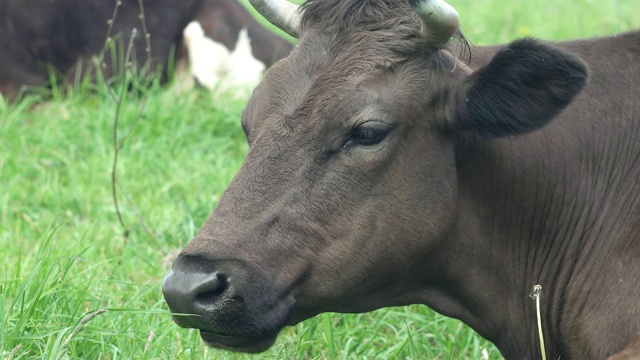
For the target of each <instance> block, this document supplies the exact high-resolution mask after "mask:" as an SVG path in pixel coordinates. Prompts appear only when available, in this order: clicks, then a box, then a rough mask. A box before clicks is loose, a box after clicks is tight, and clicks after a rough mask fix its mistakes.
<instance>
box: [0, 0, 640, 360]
mask: <svg viewBox="0 0 640 360" xmlns="http://www.w3.org/2000/svg"><path fill="white" fill-rule="evenodd" d="M451 3H452V4H453V5H454V6H456V7H457V9H458V11H459V12H460V14H461V21H462V24H463V30H464V31H465V33H466V34H467V36H468V37H469V38H470V40H471V41H472V42H473V43H474V44H476V45H483V44H489V43H496V42H504V41H508V40H511V39H514V38H516V37H519V36H536V37H540V38H545V39H569V38H575V37H583V36H591V35H602V34H608V33H614V32H618V31H624V30H629V29H632V28H634V27H640V16H638V15H640V2H638V1H637V0H619V1H600V2H597V1H587V0H579V1H578V0H571V1H564V2H559V1H550V0H544V1H536V2H533V1H514V2H502V1H500V2H498V1H497V0H478V1H451ZM35 100H36V99H34V98H27V99H25V100H23V101H21V102H19V103H16V104H12V105H8V104H7V103H6V102H4V101H2V100H0V359H3V358H5V359H6V358H10V359H32V358H43V359H77V358H83V359H103V358H104V359H106V358H110V359H132V358H135V359H173V358H178V359H256V358H260V359H262V358H265V359H409V358H410V359H464V358H468V359H482V358H489V359H496V358H500V355H499V353H498V351H497V350H496V349H495V347H493V346H492V345H491V344H489V343H488V342H487V341H485V340H484V339H482V338H480V337H479V336H477V335H476V334H475V333H474V332H473V331H472V330H470V329H469V328H467V327H466V326H464V325H463V324H461V323H460V322H458V321H456V320H452V319H447V318H444V317H442V316H440V315H438V314H435V313H434V312H432V311H431V310H429V309H428V308H426V307H424V306H410V307H402V308H391V309H383V310H379V311H376V312H373V313H369V314H359V315H337V314H324V315H321V316H318V317H316V318H313V319H310V320H308V321H305V322H304V323H302V324H299V325H298V326H295V327H291V328H287V329H285V330H284V331H283V333H282V335H281V336H280V338H279V340H278V342H277V343H276V345H275V346H274V347H273V348H272V349H270V350H269V351H267V352H265V353H263V354H260V355H257V356H253V357H252V356H248V355H238V354H231V353H228V352H219V351H216V350H212V349H207V348H205V347H204V346H203V345H202V344H201V341H200V339H199V336H198V334H197V332H196V331H192V330H185V329H180V328H178V327H177V326H176V325H174V324H173V322H172V321H171V319H170V317H169V314H168V310H167V307H166V304H165V303H164V300H163V298H162V294H161V290H160V286H161V281H162V277H163V275H164V274H165V272H166V271H167V270H168V268H169V267H170V262H171V258H172V256H171V254H175V253H176V251H177V250H179V249H181V248H182V247H183V246H184V245H185V244H186V243H187V242H188V241H189V240H190V239H191V238H192V237H193V235H194V234H195V232H196V231H197V230H198V228H199V226H200V225H201V224H202V223H203V222H204V221H205V219H206V218H207V217H208V215H209V214H210V212H211V211H212V209H213V208H214V206H215V204H216V202H217V200H218V198H219V196H220V194H221V193H222V191H223V190H224V188H225V187H226V185H227V183H228V182H229V181H230V180H231V178H232V177H233V175H234V173H235V172H236V171H237V169H238V168H239V167H240V165H241V163H242V159H243V157H244V154H245V153H246V151H247V145H246V143H245V141H244V136H243V134H242V130H241V129H240V121H239V118H240V114H241V112H242V109H243V106H244V102H245V100H244V99H241V100H232V99H229V98H221V97H219V98H213V97H212V96H211V94H208V93H206V92H198V91H187V92H182V93H176V92H175V91H173V90H172V89H171V87H170V86H169V87H166V88H159V87H152V88H151V89H150V90H149V92H148V95H147V100H146V105H145V106H144V110H143V111H142V115H141V116H140V120H139V122H138V123H137V125H136V126H135V127H134V128H133V129H134V130H133V132H132V133H131V135H130V136H129V137H128V140H127V141H126V143H125V144H124V147H123V148H122V150H121V152H120V157H119V164H118V179H119V183H120V184H121V187H122V189H124V190H125V191H126V193H127V194H128V196H129V197H130V201H129V200H127V198H126V197H125V196H124V195H123V193H122V191H120V197H119V203H120V206H121V209H122V214H123V219H124V222H125V224H126V228H127V231H128V237H126V238H125V237H123V229H122V227H121V226H120V224H119V222H118V220H117V217H116V213H115V210H114V204H113V199H112V196H111V178H110V176H111V175H110V171H111V166H112V161H113V143H112V142H113V120H114V113H115V111H116V104H115V102H114V101H113V99H112V98H111V97H110V96H109V95H108V94H107V92H106V90H105V87H104V86H98V89H97V91H86V90H81V89H80V90H75V91H73V92H71V93H70V94H66V95H64V96H62V95H59V94H57V93H55V92H54V94H53V96H52V98H51V100H50V101H47V102H42V103H38V104H36V103H35ZM142 103H143V102H142V101H141V98H140V95H136V94H135V93H132V94H130V95H127V96H126V97H125V99H124V101H123V102H122V108H121V117H120V121H121V123H120V126H119V131H118V135H119V138H120V139H123V138H125V137H126V136H127V132H128V129H129V126H130V125H131V124H132V122H133V121H135V119H136V117H137V114H138V113H139V112H140V110H141V107H142ZM140 214H141V215H143V216H144V218H145V220H146V223H147V224H148V227H149V228H150V230H151V231H150V232H149V231H147V229H146V228H145V226H144V225H143V223H142V221H141V220H140Z"/></svg>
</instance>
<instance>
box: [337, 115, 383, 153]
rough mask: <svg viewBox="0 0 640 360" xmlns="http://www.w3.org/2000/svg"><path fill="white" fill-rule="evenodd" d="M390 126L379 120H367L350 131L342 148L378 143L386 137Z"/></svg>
mask: <svg viewBox="0 0 640 360" xmlns="http://www.w3.org/2000/svg"><path fill="white" fill-rule="evenodd" d="M391 129H392V127H391V126H390V125H388V124H385V123H383V122H380V121H368V122H366V123H364V124H361V125H359V126H358V127H356V128H355V129H353V130H352V131H351V134H349V137H348V138H347V140H346V141H345V142H344V145H343V148H345V149H346V148H350V147H352V146H355V145H363V146H371V145H376V144H378V143H380V142H381V141H382V140H384V138H386V137H387V135H388V134H389V132H390V131H391Z"/></svg>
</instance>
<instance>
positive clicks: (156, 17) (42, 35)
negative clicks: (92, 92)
mask: <svg viewBox="0 0 640 360" xmlns="http://www.w3.org/2000/svg"><path fill="white" fill-rule="evenodd" d="M114 6H115V0H111V1H108V0H6V1H2V2H0V92H1V93H2V94H3V95H4V96H5V97H7V98H9V99H11V98H13V97H14V96H15V95H16V94H17V93H18V91H19V90H20V89H21V88H22V87H25V88H27V89H28V88H33V87H36V86H40V85H42V84H46V82H47V80H48V77H49V69H48V66H51V67H53V69H55V70H56V71H58V72H59V73H61V74H62V75H63V76H64V77H67V78H69V79H73V78H74V76H75V75H76V72H77V71H81V72H84V71H85V70H90V69H93V67H94V64H93V60H92V57H93V56H95V55H96V54H98V53H99V52H100V51H101V50H102V49H103V46H104V42H105V37H106V35H107V29H108V24H107V21H108V20H109V19H110V18H111V17H112V13H113V10H114ZM144 11H145V16H146V19H145V20H146V26H147V28H148V32H149V34H150V35H151V37H150V42H151V50H152V65H153V68H154V69H158V68H159V69H161V71H162V76H163V78H165V79H166V77H167V73H166V71H167V65H168V62H169V59H170V56H171V53H172V50H173V49H176V48H177V49H180V47H181V44H182V36H183V34H182V32H183V29H184V28H185V26H186V25H187V24H188V23H189V22H191V21H193V20H198V21H200V22H202V24H203V26H204V27H205V30H207V34H209V33H210V34H211V36H212V37H213V38H214V40H217V41H219V42H220V43H222V44H224V45H225V46H227V47H229V48H231V49H232V48H233V45H234V43H233V40H234V39H235V38H237V37H238V33H239V32H240V30H242V29H243V28H246V29H248V33H249V37H252V38H251V45H253V48H252V53H253V54H254V57H256V58H257V59H259V60H260V61H262V62H263V63H264V65H265V67H268V66H270V65H271V64H272V63H273V62H274V61H276V60H278V59H280V58H282V57H284V56H285V55H286V54H287V53H288V52H289V51H290V50H291V48H292V45H291V43H289V42H288V41H286V40H284V39H282V38H280V37H278V36H277V35H275V34H273V33H271V32H270V31H268V30H267V29H266V28H264V27H263V26H261V25H260V24H259V23H257V22H256V21H255V20H254V19H252V18H251V17H250V15H249V13H248V12H247V10H246V9H244V8H243V7H242V6H240V5H239V4H235V1H234V0H180V1H174V0H153V1H145V2H144ZM139 14H140V11H139V3H138V0H122V2H121V6H120V7H119V9H118V14H117V16H116V19H115V22H114V24H113V29H112V34H113V35H112V36H113V37H117V38H120V39H124V43H126V42H127V41H128V40H129V37H130V35H131V31H132V29H133V28H137V30H138V36H137V38H136V39H135V42H134V44H135V48H134V49H135V51H134V53H133V56H132V58H133V59H134V60H136V64H137V65H138V66H142V65H143V64H144V62H145V60H146V57H147V54H146V52H145V48H146V45H145V39H144V37H143V36H142V24H141V21H140V19H139ZM178 52H179V53H180V54H181V55H183V56H186V52H185V51H178ZM105 60H106V65H107V67H106V69H105V74H106V75H107V76H111V75H113V73H114V68H115V67H114V66H113V65H114V64H111V62H110V61H111V57H110V56H106V57H105ZM178 61H179V60H178ZM211 61H215V59H211Z"/></svg>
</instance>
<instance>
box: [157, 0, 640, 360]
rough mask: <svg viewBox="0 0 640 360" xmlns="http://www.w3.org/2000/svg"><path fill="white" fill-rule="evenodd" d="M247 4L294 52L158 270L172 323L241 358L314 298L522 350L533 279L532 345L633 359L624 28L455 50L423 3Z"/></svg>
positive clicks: (633, 49)
mask: <svg viewBox="0 0 640 360" xmlns="http://www.w3.org/2000/svg"><path fill="white" fill-rule="evenodd" d="M255 2H256V3H258V2H260V1H258V0H256V1H255ZM410 5H411V6H410ZM257 6H258V7H261V8H260V11H261V12H262V13H263V14H265V16H267V17H269V20H270V21H272V22H274V23H276V24H278V25H279V26H280V27H281V28H283V29H286V30H287V32H289V33H290V34H292V35H297V36H298V37H299V45H298V46H297V47H296V49H295V50H294V51H293V53H292V54H291V55H290V56H289V57H288V58H286V59H284V60H282V61H281V62H279V63H277V64H276V65H274V66H273V67H272V68H271V69H270V70H269V71H268V73H267V75H266V77H265V79H264V80H263V81H262V83H261V84H260V85H259V86H258V88H257V89H256V90H255V92H254V94H253V96H252V98H251V99H250V101H249V104H248V105H247V108H246V110H245V112H244V115H243V119H242V124H243V127H244V129H245V132H246V135H247V140H248V142H249V144H250V146H251V147H250V150H249V153H248V155H247V158H246V160H245V162H244V164H243V166H242V168H241V169H240V170H239V172H238V174H237V175H236V177H235V178H234V179H233V181H232V182H231V184H230V185H229V188H228V189H227V191H226V192H225V193H224V195H223V196H222V198H221V199H220V202H219V204H218V206H217V208H216V209H215V211H214V213H213V214H212V215H211V217H210V218H209V220H208V221H207V222H206V223H205V224H204V226H203V227H202V229H201V230H200V231H199V232H198V234H197V235H196V237H195V238H194V239H193V240H192V241H191V243H190V244H189V245H188V246H187V247H186V248H185V249H184V250H183V251H182V253H181V254H180V255H179V257H178V258H177V259H176V260H175V262H174V264H173V267H172V270H171V271H170V272H169V273H168V274H167V276H166V277H165V281H164V285H163V290H164V294H165V298H166V300H167V303H168V305H169V307H170V308H171V311H172V312H174V313H186V314H194V315H197V316H174V320H175V321H176V322H177V323H178V324H179V325H180V326H184V327H192V328H196V329H199V330H200V334H201V336H202V338H203V339H204V340H205V341H206V342H207V343H208V344H209V345H211V346H215V347H221V348H227V349H232V350H238V351H262V350H264V349H266V348H268V347H269V346H270V345H271V344H272V343H273V341H274V339H275V337H276V336H277V334H278V332H279V331H280V329H281V328H282V327H284V326H286V325H291V324H295V323H297V322H300V321H302V320H304V319H307V318H309V317H311V316H314V315H316V314H318V313H320V312H325V311H336V312H361V311H369V310H373V309H377V308H380V307H385V306H392V305H403V304H414V303H421V304H426V305H428V306H430V307H431V308H433V309H435V310H436V311H438V312H440V313H442V314H445V315H448V316H451V317H455V318H458V319H461V320H462V321H464V322H465V323H467V324H468V325H470V326H471V327H472V328H473V329H475V330H476V331H477V332H478V333H479V334H480V335H482V336H484V337H485V338H487V339H489V340H491V341H492V342H494V343H495V344H496V345H497V347H498V348H499V349H500V351H501V352H502V354H503V355H504V356H505V357H506V358H510V359H525V358H528V359H539V358H540V355H541V350H540V344H539V341H538V338H537V334H538V329H537V326H536V311H535V308H534V302H533V301H532V300H531V299H530V298H529V295H530V294H531V292H532V288H533V287H534V285H537V284H539V285H541V286H542V289H543V291H544V293H545V297H544V298H543V299H542V309H541V317H542V327H543V329H542V330H543V333H544V336H545V341H546V352H547V356H548V358H549V359H558V358H562V359H569V358H574V359H603V358H610V359H624V358H638V357H640V190H639V189H640V101H638V99H637V94H638V93H640V61H638V60H639V59H640V32H632V33H627V34H622V35H619V36H615V37H609V38H602V39H592V40H579V41H572V42H565V43H558V44H548V43H544V42H540V41H536V40H532V39H523V40H517V41H514V42H512V43H510V44H508V45H504V46H498V47H489V48H473V49H468V47H467V46H466V45H465V41H464V39H463V38H462V36H461V35H460V34H459V33H458V32H457V29H458V17H457V13H456V12H455V10H453V9H452V8H451V7H450V6H449V5H447V4H446V3H444V2H442V1H436V0H423V1H419V0H410V1H409V2H407V1H405V0H386V1H361V0H323V1H320V0H311V1H309V2H307V3H306V4H305V5H304V6H303V7H302V8H300V9H298V8H297V7H295V6H293V5H291V4H289V3H286V2H285V3H282V2H280V0H274V1H273V2H267V3H266V4H264V3H262V2H260V4H257ZM412 7H413V10H412ZM414 10H415V11H414ZM416 14H417V16H416ZM452 35H453V38H454V41H450V38H451V36H452ZM467 50H469V51H470V53H469V52H468V51H467ZM469 59H470V60H469Z"/></svg>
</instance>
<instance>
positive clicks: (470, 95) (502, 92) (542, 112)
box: [454, 39, 588, 137]
mask: <svg viewBox="0 0 640 360" xmlns="http://www.w3.org/2000/svg"><path fill="white" fill-rule="evenodd" d="M587 76H588V75H587V67H586V65H585V64H584V63H583V62H582V61H581V60H579V59H578V58H576V57H575V56H573V55H570V54H568V53H566V52H564V51H561V50H559V49H556V48H553V47H551V46H547V45H544V44H541V43H540V42H538V41H535V40H532V39H521V40H516V41H514V42H512V43H511V44H509V45H507V46H506V47H504V48H503V49H502V50H500V51H499V52H498V53H497V54H496V55H495V56H494V57H493V59H492V60H491V61H490V62H489V64H488V65H486V66H484V67H482V68H480V69H479V70H477V71H475V72H473V73H472V74H471V75H469V77H468V78H467V79H466V80H465V81H464V83H463V84H462V86H461V87H460V88H459V89H458V91H457V93H458V96H455V98H456V100H455V105H454V106H455V110H454V111H455V113H456V116H455V117H456V120H455V121H456V123H457V124H456V125H455V127H456V128H459V129H463V130H470V131H473V132H476V133H478V134H480V135H484V136H494V137H500V136H507V135H518V134H524V133H527V132H529V131H533V130H536V129H539V128H541V127H542V126H544V125H546V124H547V123H548V122H549V121H550V120H551V119H553V118H554V117H555V116H556V115H558V114H559V113H560V111H561V110H562V109H564V108H565V107H566V106H567V105H568V104H569V103H570V102H571V101H572V100H573V98H574V97H575V96H576V95H577V94H578V93H579V92H580V90H581V89H582V88H583V86H584V85H585V83H586V81H587Z"/></svg>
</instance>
